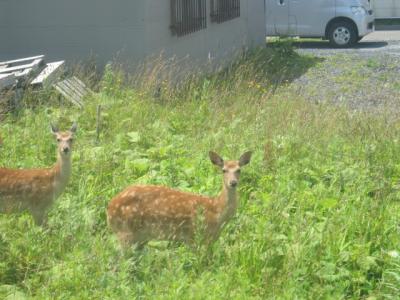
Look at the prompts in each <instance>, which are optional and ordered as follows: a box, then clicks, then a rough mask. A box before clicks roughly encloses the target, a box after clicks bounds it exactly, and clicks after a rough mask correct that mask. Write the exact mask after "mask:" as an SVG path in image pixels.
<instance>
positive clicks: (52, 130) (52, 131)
mask: <svg viewBox="0 0 400 300" xmlns="http://www.w3.org/2000/svg"><path fill="white" fill-rule="evenodd" d="M50 127H51V133H53V134H56V133H58V132H59V130H58V127H57V126H54V125H53V124H52V123H50Z"/></svg>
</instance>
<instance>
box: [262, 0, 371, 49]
mask: <svg viewBox="0 0 400 300" xmlns="http://www.w3.org/2000/svg"><path fill="white" fill-rule="evenodd" d="M265 4H266V5H265V11H266V26H267V36H299V37H312V38H324V39H327V40H329V41H330V42H331V44H332V45H333V46H335V47H349V46H352V45H354V44H355V43H357V42H358V41H359V40H361V39H362V38H363V37H364V36H366V35H367V34H368V33H371V32H373V31H374V19H375V18H374V12H373V10H372V8H371V3H370V0H265Z"/></svg>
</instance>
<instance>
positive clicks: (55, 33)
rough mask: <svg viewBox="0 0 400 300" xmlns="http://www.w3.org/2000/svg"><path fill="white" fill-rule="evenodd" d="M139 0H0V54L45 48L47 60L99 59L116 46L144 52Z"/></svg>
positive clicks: (21, 53) (108, 55) (0, 57)
mask: <svg viewBox="0 0 400 300" xmlns="http://www.w3.org/2000/svg"><path fill="white" fill-rule="evenodd" d="M144 2H145V1H143V0H113V1H110V0H90V1H89V0H67V1H66V0H34V1H32V0H0V12H1V13H0V39H1V40H0V60H4V59H11V58H16V57H23V56H31V55H37V54H45V55H46V56H47V58H48V59H49V60H56V59H66V60H67V61H75V62H76V61H80V60H86V59H88V58H89V57H90V56H91V55H93V57H95V58H97V59H98V60H99V61H100V62H101V63H104V62H105V61H107V60H110V59H112V57H113V56H114V55H117V54H118V52H119V51H121V50H122V51H123V52H124V53H135V56H138V55H141V54H143V53H144V52H145V49H144V45H143V43H141V42H138V41H141V40H143V34H144V18H143V11H144Z"/></svg>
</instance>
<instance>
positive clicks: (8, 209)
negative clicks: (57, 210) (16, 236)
mask: <svg viewBox="0 0 400 300" xmlns="http://www.w3.org/2000/svg"><path fill="white" fill-rule="evenodd" d="M76 129H77V125H76V123H74V124H73V125H72V127H71V129H70V130H69V131H67V132H60V131H59V130H58V128H56V127H54V126H53V125H51V130H52V133H53V134H54V136H55V138H56V140H57V144H58V150H57V162H56V164H55V165H54V166H53V167H52V168H47V169H28V170H13V169H5V168H0V213H17V212H22V211H29V212H30V213H31V214H32V216H33V219H34V221H35V223H36V224H37V225H41V224H42V223H43V221H44V219H45V216H46V211H47V209H48V208H49V207H50V206H51V205H52V204H53V202H54V201H55V200H56V199H57V198H58V197H59V196H60V195H61V193H62V192H63V191H64V189H65V187H66V185H67V183H68V180H69V178H70V176H71V167H72V166H71V165H72V163H71V152H72V142H73V136H74V134H75V132H76Z"/></svg>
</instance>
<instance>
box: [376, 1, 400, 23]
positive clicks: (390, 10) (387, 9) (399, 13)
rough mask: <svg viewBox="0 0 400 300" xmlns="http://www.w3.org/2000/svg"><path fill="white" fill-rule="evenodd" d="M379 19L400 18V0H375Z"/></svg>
mask: <svg viewBox="0 0 400 300" xmlns="http://www.w3.org/2000/svg"><path fill="white" fill-rule="evenodd" d="M373 5H374V10H375V16H376V18H377V19H384V18H400V0H374V2H373Z"/></svg>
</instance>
